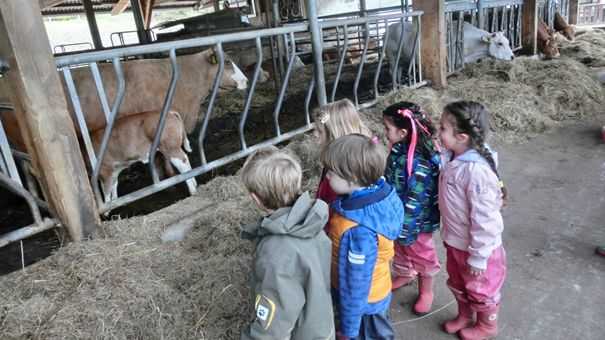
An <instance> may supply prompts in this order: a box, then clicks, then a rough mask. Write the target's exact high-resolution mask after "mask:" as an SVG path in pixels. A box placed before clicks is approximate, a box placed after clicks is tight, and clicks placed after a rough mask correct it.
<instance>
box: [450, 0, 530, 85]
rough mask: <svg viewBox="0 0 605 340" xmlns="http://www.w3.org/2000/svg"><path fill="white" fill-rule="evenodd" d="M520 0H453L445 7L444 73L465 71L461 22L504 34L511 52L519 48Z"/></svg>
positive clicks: (520, 26) (521, 14)
mask: <svg viewBox="0 0 605 340" xmlns="http://www.w3.org/2000/svg"><path fill="white" fill-rule="evenodd" d="M522 11H523V0H470V1H469V0H455V1H447V2H446V3H445V25H446V32H447V33H446V49H447V58H446V63H447V72H448V73H450V74H451V73H453V72H455V71H458V70H460V69H462V68H463V67H464V29H463V27H464V22H468V23H470V24H471V25H473V26H476V27H478V28H480V29H483V30H485V31H488V32H504V34H505V35H506V37H507V39H508V40H509V42H510V45H511V48H512V50H513V51H515V50H519V49H520V48H521V39H522V35H521V29H522V17H523V12H522Z"/></svg>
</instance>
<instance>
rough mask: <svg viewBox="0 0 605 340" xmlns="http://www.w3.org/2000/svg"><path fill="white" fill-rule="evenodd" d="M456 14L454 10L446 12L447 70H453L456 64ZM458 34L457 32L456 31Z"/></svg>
mask: <svg viewBox="0 0 605 340" xmlns="http://www.w3.org/2000/svg"><path fill="white" fill-rule="evenodd" d="M453 20H454V14H453V13H452V12H449V13H445V23H446V34H447V38H446V40H445V43H446V47H447V71H448V72H453V71H454V68H455V65H456V43H457V41H455V40H454V33H455V32H454V22H453ZM456 35H457V33H456Z"/></svg>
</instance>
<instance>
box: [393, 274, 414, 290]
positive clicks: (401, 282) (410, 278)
mask: <svg viewBox="0 0 605 340" xmlns="http://www.w3.org/2000/svg"><path fill="white" fill-rule="evenodd" d="M416 276H417V275H401V276H393V283H392V288H391V291H396V290H397V289H399V288H401V287H403V286H407V285H409V284H410V283H412V282H414V280H416Z"/></svg>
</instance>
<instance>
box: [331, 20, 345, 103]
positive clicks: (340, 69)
mask: <svg viewBox="0 0 605 340" xmlns="http://www.w3.org/2000/svg"><path fill="white" fill-rule="evenodd" d="M343 29H344V37H343V38H344V44H343V48H342V51H340V50H339V52H340V53H339V54H340V60H339V61H338V69H337V70H336V79H334V85H333V86H332V95H331V96H330V101H331V102H333V101H334V98H335V97H336V90H337V89H338V82H339V81H340V75H341V73H342V67H343V65H344V63H345V58H346V56H347V50H348V48H349V32H348V31H349V26H348V25H346V24H345V25H344V26H343ZM339 40H340V39H339Z"/></svg>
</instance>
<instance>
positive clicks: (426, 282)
mask: <svg viewBox="0 0 605 340" xmlns="http://www.w3.org/2000/svg"><path fill="white" fill-rule="evenodd" d="M432 305H433V278H432V277H431V276H421V275H418V300H416V304H414V313H416V314H417V315H424V314H426V313H428V312H429V311H430V310H431V306H432Z"/></svg>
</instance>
